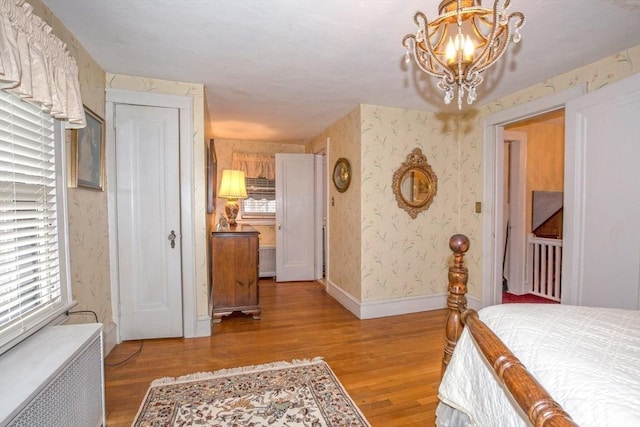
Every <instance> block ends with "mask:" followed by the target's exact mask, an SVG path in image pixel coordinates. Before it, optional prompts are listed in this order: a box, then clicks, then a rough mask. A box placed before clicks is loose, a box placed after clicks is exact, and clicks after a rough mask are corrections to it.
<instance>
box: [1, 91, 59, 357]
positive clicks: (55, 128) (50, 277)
mask: <svg viewBox="0 0 640 427" xmlns="http://www.w3.org/2000/svg"><path fill="white" fill-rule="evenodd" d="M59 130H60V124H59V123H58V122H56V121H55V120H54V119H53V118H52V117H51V116H50V115H49V114H48V113H46V112H43V111H42V110H41V109H40V108H37V107H35V106H33V105H31V104H29V103H27V102H24V101H21V100H20V99H19V98H18V97H16V96H14V95H12V94H9V93H6V92H4V91H0V354H1V353H3V352H5V351H6V350H8V349H9V348H10V347H11V346H13V345H15V344H17V343H18V342H19V341H21V340H22V339H24V338H26V337H27V336H29V335H30V334H31V333H33V332H35V331H36V330H38V329H39V328H41V327H43V326H45V325H46V324H48V323H50V322H51V321H53V320H54V319H55V318H56V317H58V316H60V315H61V314H63V313H64V312H65V310H68V308H70V307H71V304H70V296H71V292H70V291H69V287H68V280H67V277H68V274H67V273H68V268H67V253H68V250H67V244H66V225H65V224H66V205H65V201H64V197H65V188H64V183H65V181H64V172H63V169H64V168H63V164H64V162H63V161H62V159H63V153H64V150H63V147H62V145H64V144H62V137H61V132H60V131H59ZM56 139H57V141H56Z"/></svg>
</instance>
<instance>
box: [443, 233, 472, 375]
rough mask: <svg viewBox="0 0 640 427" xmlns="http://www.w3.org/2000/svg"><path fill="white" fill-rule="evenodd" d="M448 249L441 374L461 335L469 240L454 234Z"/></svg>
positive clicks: (462, 235)
mask: <svg viewBox="0 0 640 427" xmlns="http://www.w3.org/2000/svg"><path fill="white" fill-rule="evenodd" d="M449 248H450V249H451V250H452V251H453V265H452V266H451V267H449V296H448V297H447V308H448V310H449V313H448V314H447V324H446V329H445V336H446V339H447V344H446V346H445V348H444V356H443V358H442V374H444V371H445V370H446V369H447V365H448V364H449V361H450V360H451V356H452V355H453V350H454V349H455V348H456V343H457V342H458V338H460V334H461V333H462V328H463V324H462V317H461V314H462V312H463V311H464V310H465V309H466V308H467V297H466V296H465V295H466V293H467V279H468V277H469V271H468V270H467V269H466V268H465V266H464V254H465V253H466V252H467V251H468V250H469V238H468V237H467V236H465V235H464V234H454V235H453V236H452V237H451V239H449Z"/></svg>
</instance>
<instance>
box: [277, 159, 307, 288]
mask: <svg viewBox="0 0 640 427" xmlns="http://www.w3.org/2000/svg"><path fill="white" fill-rule="evenodd" d="M314 164H315V157H314V155H313V154H276V280H277V281H278V282H290V281H297V280H314V279H315V234H316V228H315V227H316V209H315V167H314Z"/></svg>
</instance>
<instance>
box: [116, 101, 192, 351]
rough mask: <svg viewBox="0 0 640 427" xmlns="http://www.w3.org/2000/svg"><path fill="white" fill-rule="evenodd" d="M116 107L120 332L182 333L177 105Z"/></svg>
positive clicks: (135, 335)
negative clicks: (172, 106)
mask: <svg viewBox="0 0 640 427" xmlns="http://www.w3.org/2000/svg"><path fill="white" fill-rule="evenodd" d="M115 111H116V118H115V120H116V142H115V147H116V179H117V182H116V187H117V188H116V201H117V225H118V233H117V235H118V263H119V277H118V281H119V291H120V292H119V294H120V335H121V338H122V339H123V340H132V339H143V338H165V337H178V336H182V334H183V330H182V271H181V260H182V259H181V244H180V171H179V164H180V163H179V161H180V156H179V148H180V147H179V117H178V109H176V108H162V107H147V106H136V105H123V104H118V105H116V108H115Z"/></svg>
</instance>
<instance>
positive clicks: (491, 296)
mask: <svg viewBox="0 0 640 427" xmlns="http://www.w3.org/2000/svg"><path fill="white" fill-rule="evenodd" d="M585 92H586V86H584V85H581V86H575V87H572V88H570V89H567V90H565V91H562V92H559V93H556V94H554V95H551V96H548V97H546V98H541V99H538V100H534V101H532V102H529V103H528V104H524V105H520V106H518V107H514V108H512V109H508V110H504V111H501V112H498V113H495V114H492V115H490V116H488V117H487V118H486V119H485V136H484V140H485V144H484V153H483V154H484V156H483V157H484V175H483V180H484V197H483V199H484V204H485V206H487V209H486V210H485V212H486V213H487V214H486V215H484V216H483V236H484V237H483V243H482V245H483V247H482V281H483V283H484V285H483V287H482V305H483V306H486V305H495V304H500V303H501V299H502V260H503V256H504V248H505V237H506V236H505V230H504V224H505V223H506V221H505V218H504V215H505V214H504V205H505V197H504V174H505V170H504V169H505V167H504V158H505V154H504V140H505V136H504V134H505V128H508V127H509V125H511V124H514V123H518V122H523V121H525V120H528V119H531V118H533V117H536V116H540V115H543V114H545V113H548V112H551V111H556V110H559V109H562V108H564V105H565V103H566V102H568V101H569V100H571V99H574V98H577V97H578V96H580V95H582V94H584V93H585ZM525 222H526V221H525Z"/></svg>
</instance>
